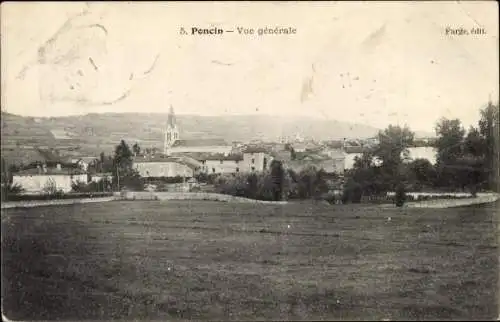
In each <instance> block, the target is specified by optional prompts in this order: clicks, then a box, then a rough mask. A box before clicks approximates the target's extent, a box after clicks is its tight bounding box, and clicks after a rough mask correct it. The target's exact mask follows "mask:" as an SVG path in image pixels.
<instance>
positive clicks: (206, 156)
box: [173, 152, 243, 161]
mask: <svg viewBox="0 0 500 322" xmlns="http://www.w3.org/2000/svg"><path fill="white" fill-rule="evenodd" d="M173 156H186V157H190V158H193V159H195V160H198V161H205V160H233V161H240V160H243V156H242V155H241V154H238V153H234V154H229V155H225V154H223V153H207V152H185V153H174V154H173Z"/></svg>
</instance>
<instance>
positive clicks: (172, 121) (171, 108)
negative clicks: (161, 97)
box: [167, 105, 176, 127]
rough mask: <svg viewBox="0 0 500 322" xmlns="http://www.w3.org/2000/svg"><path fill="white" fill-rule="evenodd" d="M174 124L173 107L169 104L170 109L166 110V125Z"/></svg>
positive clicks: (172, 125)
mask: <svg viewBox="0 0 500 322" xmlns="http://www.w3.org/2000/svg"><path fill="white" fill-rule="evenodd" d="M175 125H176V121H175V113H174V108H173V107H172V105H170V110H169V112H168V120H167V126H171V127H174V126H175Z"/></svg>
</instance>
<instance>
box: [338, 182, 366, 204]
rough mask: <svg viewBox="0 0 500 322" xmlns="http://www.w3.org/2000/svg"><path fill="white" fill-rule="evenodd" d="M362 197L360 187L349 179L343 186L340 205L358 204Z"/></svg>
mask: <svg viewBox="0 0 500 322" xmlns="http://www.w3.org/2000/svg"><path fill="white" fill-rule="evenodd" d="M362 196H363V190H362V186H361V185H360V184H359V183H357V182H356V181H354V180H353V179H349V180H348V181H347V183H346V185H345V186H344V191H343V193H342V203H343V204H347V203H360V202H361V197H362Z"/></svg>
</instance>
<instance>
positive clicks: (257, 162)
mask: <svg viewBox="0 0 500 322" xmlns="http://www.w3.org/2000/svg"><path fill="white" fill-rule="evenodd" d="M272 160H273V157H272V156H271V153H270V152H269V151H268V150H267V149H265V148H262V147H247V148H246V149H245V150H243V161H242V164H241V165H242V166H241V171H243V172H261V171H264V170H266V169H269V166H270V164H271V161H272Z"/></svg>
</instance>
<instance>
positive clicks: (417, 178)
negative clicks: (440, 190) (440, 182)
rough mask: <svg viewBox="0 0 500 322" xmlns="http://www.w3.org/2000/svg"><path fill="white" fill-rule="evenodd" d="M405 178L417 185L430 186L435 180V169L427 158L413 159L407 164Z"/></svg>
mask: <svg viewBox="0 0 500 322" xmlns="http://www.w3.org/2000/svg"><path fill="white" fill-rule="evenodd" d="M408 172H409V173H408V174H407V178H408V179H409V181H410V182H412V183H413V184H416V185H417V186H419V187H421V186H432V185H433V183H434V181H435V176H436V173H435V170H434V166H433V165H432V163H431V162H430V161H429V160H427V159H420V158H419V159H415V160H413V161H412V162H411V163H410V164H408Z"/></svg>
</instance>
